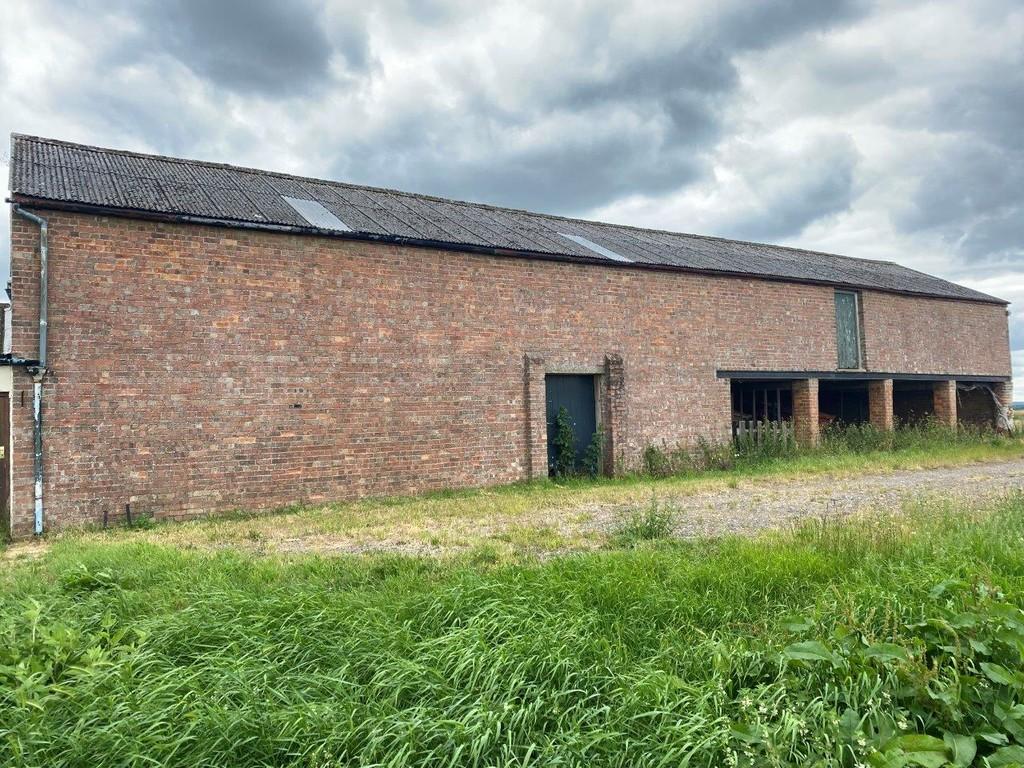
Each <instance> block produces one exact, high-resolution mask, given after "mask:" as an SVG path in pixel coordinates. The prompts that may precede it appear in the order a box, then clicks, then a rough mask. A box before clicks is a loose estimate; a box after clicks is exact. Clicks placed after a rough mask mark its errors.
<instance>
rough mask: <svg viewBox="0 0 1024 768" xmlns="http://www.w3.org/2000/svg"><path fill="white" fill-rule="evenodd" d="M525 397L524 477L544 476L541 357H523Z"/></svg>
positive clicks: (545, 440)
mask: <svg viewBox="0 0 1024 768" xmlns="http://www.w3.org/2000/svg"><path fill="white" fill-rule="evenodd" d="M523 367H524V371H523V384H524V387H525V393H524V394H525V399H526V477H527V479H530V480H536V479H542V478H545V477H547V476H548V414H547V407H548V406H547V392H546V390H545V388H544V359H543V358H540V357H530V356H529V355H526V356H525V357H524V359H523Z"/></svg>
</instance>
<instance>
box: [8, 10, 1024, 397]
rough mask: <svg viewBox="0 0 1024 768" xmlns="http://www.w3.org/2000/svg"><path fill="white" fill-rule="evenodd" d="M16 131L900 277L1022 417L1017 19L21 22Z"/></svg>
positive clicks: (623, 15)
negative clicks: (1001, 330)
mask: <svg viewBox="0 0 1024 768" xmlns="http://www.w3.org/2000/svg"><path fill="white" fill-rule="evenodd" d="M11 131H19V132H22V133H30V134H37V135H42V136H49V137H55V138H61V139H67V140H70V141H81V142H88V143H93V144H98V145H101V146H107V147H118V148H124V149H135V150H140V151H145V152H157V153H161V154H170V155H180V156H185V157H192V158H201V159H206V160H216V161H222V162H230V163H239V164H244V165H252V166H257V167H260V168H266V169H272V170H281V171H291V172H295V173H300V174H308V175H314V176H320V177H327V178H332V179H341V180H345V181H352V182H358V183H367V184H376V185H381V186H389V187H398V188H401V189H405V190H409V191H415V192H425V193H433V194H439V195H446V196H451V197H457V198H462V199H469V200H478V201H485V202H490V203H497V204H504V205H512V206H516V207H523V208H530V209H535V210H541V211H546V212H551V213H561V214H569V215H580V216H585V217H593V218H599V219H603V220H607V221H613V222H620V223H627V224H639V225H650V226H655V227H661V228H665V229H672V230H677V231H686V232H698V233H703V234H715V235H723V236H728V237H737V238H745V239H754V240H762V241H768V242H773V243H781V244H786V245H801V246H805V247H810V248H817V249H822V250H827V251H833V252H837V253H843V254H847V255H850V256H862V257H866V258H881V259H893V260H895V261H899V262H901V263H903V264H906V265H907V266H910V267H914V268H917V269H921V270H924V271H927V272H931V273H934V274H937V275H941V276H943V277H946V278H949V279H952V280H955V281H957V282H961V283H964V284H966V285H969V286H972V287H974V288H978V289H980V290H983V291H986V292H988V293H992V294H995V295H997V296H1000V297H1002V298H1005V299H1008V300H1011V301H1013V302H1015V304H1014V306H1013V307H1012V310H1011V311H1012V316H1011V342H1012V346H1013V348H1014V350H1015V352H1014V362H1015V366H1014V371H1015V378H1016V396H1017V399H1019V400H1024V3H1021V2H1020V0H962V2H917V1H916V0H906V1H905V2H899V1H896V2H859V1H858V0H780V1H779V2H758V3H750V2H748V1H747V0H734V1H722V0H719V1H718V2H715V3H709V2H690V3H686V2H680V1H679V0H668V1H666V2H654V1H651V0H647V1H645V2H628V1H627V0H609V1H608V2H597V1H588V2H582V1H580V2H551V0H537V2H531V1H529V0H512V1H511V2H492V3H479V2H476V0H425V1H424V2H416V1H415V0H404V1H403V0H394V2H387V0H383V1H379V2H372V3H369V2H365V0H356V1H355V2H349V0H323V1H322V2H321V1H319V0H308V2H307V1H305V0H290V2H275V1H272V0H230V1H225V0H64V1H63V2H58V1H57V0H51V1H50V2H47V0H32V1H31V2H27V1H23V0H3V2H2V3H0V132H2V133H3V134H5V135H6V134H8V133H10V132H11ZM3 146H4V148H3V149H2V150H0V151H2V155H3V160H4V161H5V162H6V160H7V155H8V149H7V146H6V140H5V141H4V145H3ZM2 170H3V175H4V178H6V176H7V172H6V168H3V169H2ZM2 216H3V218H2V220H0V229H2V231H3V233H4V235H3V237H2V238H0V243H2V244H0V260H2V261H3V262H4V263H6V260H7V258H8V246H9V243H8V239H7V231H8V220H7V219H8V216H9V208H8V206H3V214H2ZM3 268H4V269H6V266H4V267H3Z"/></svg>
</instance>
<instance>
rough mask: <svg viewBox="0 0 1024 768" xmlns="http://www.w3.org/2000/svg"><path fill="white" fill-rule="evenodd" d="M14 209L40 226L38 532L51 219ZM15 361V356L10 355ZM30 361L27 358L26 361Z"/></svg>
mask: <svg viewBox="0 0 1024 768" xmlns="http://www.w3.org/2000/svg"><path fill="white" fill-rule="evenodd" d="M13 210H14V213H15V215H17V216H21V217H22V218H23V219H27V220H28V221H31V222H32V223H33V224H36V225H38V226H39V356H38V359H37V360H36V361H35V365H26V368H27V370H28V372H29V373H31V374H32V437H33V443H34V449H35V450H34V462H33V465H34V466H33V468H34V476H35V513H34V518H35V522H34V526H33V530H34V532H35V534H36V535H37V536H38V535H40V534H41V533H42V532H43V377H45V376H46V330H47V324H48V317H47V308H48V305H49V302H48V297H47V270H48V267H49V252H50V244H49V223H48V222H47V220H46V219H44V218H43V217H42V216H36V215H35V214H34V213H30V212H28V211H26V210H25V209H24V208H22V207H21V206H20V205H18V204H15V205H14V209H13ZM11 359H12V361H13V360H14V358H13V357H12V358H11ZM26 362H27V361H26Z"/></svg>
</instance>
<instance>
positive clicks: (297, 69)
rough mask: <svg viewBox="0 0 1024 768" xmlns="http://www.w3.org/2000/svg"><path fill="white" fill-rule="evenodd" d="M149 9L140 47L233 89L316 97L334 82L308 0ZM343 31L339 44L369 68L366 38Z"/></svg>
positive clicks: (221, 1)
mask: <svg viewBox="0 0 1024 768" xmlns="http://www.w3.org/2000/svg"><path fill="white" fill-rule="evenodd" d="M142 8H144V10H143V11H142V13H141V21H142V23H143V24H144V27H145V40H144V41H140V43H142V44H144V45H147V46H152V45H153V44H154V43H156V45H157V47H158V48H159V47H160V46H163V47H165V49H166V51H167V52H168V53H170V54H171V55H173V56H174V57H175V58H177V59H178V60H179V61H181V62H183V63H184V64H186V65H187V66H188V67H190V68H191V69H192V70H193V71H194V72H195V73H196V74H198V75H200V76H201V77H205V78H208V79H209V80H211V81H212V82H213V83H215V84H217V85H219V86H221V87H224V88H227V89H229V90H234V91H238V92H240V93H249V94H262V95H267V96H277V97H287V96H291V95H296V94H305V93H309V92H310V91H312V90H314V89H315V87H316V86H317V85H318V84H322V83H323V82H324V81H325V80H326V79H327V77H328V74H329V70H328V66H329V63H330V58H331V54H332V41H331V40H329V39H328V38H327V36H326V34H325V33H324V30H323V28H322V27H321V24H320V18H319V12H318V9H317V8H316V7H315V6H314V5H312V4H311V3H309V2H305V1H304V0H291V1H290V2H288V3H279V2H276V1H275V0H216V2H210V0H159V1H158V2H152V3H148V4H146V5H144V6H142ZM344 31H346V32H347V34H346V35H345V37H344V38H341V39H339V38H338V37H337V36H336V38H335V40H336V42H337V43H341V44H343V46H344V47H343V48H342V53H343V55H344V56H345V58H346V61H347V62H348V64H349V65H350V66H354V67H357V68H361V67H363V66H365V63H366V58H367V52H366V41H365V35H364V34H362V33H361V31H356V30H348V29H346V30H344ZM337 32H338V30H335V33H337ZM139 52H140V53H144V52H145V51H144V50H140V51H139Z"/></svg>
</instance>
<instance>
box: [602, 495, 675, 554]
mask: <svg viewBox="0 0 1024 768" xmlns="http://www.w3.org/2000/svg"><path fill="white" fill-rule="evenodd" d="M678 516H679V515H678V510H677V509H676V507H675V506H674V505H672V504H671V503H666V502H659V501H658V498H657V497H656V496H652V497H651V501H650V502H649V503H648V504H647V505H646V506H645V507H643V508H642V509H638V510H633V511H632V512H630V513H628V514H627V515H626V516H625V517H624V518H623V520H622V523H621V524H620V526H619V529H618V531H616V533H615V536H614V537H613V541H615V542H616V543H618V544H620V545H622V546H630V545H633V544H635V543H636V542H639V541H654V540H656V539H665V538H668V537H669V536H671V535H672V529H673V528H674V527H675V523H676V519H677V518H678Z"/></svg>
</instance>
